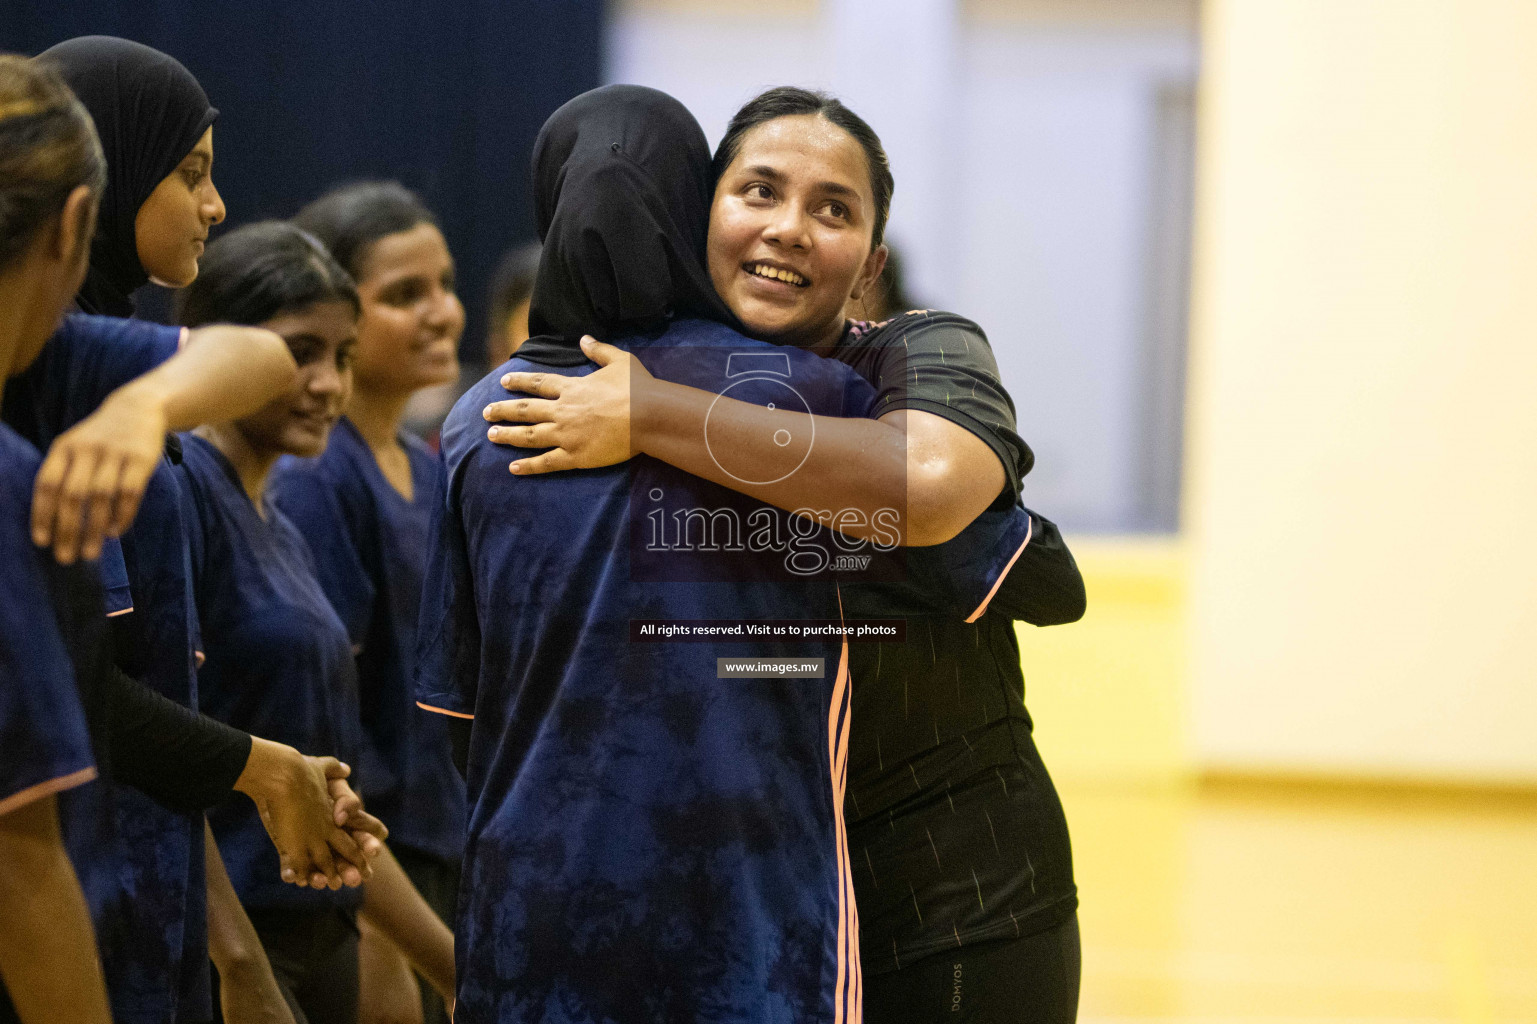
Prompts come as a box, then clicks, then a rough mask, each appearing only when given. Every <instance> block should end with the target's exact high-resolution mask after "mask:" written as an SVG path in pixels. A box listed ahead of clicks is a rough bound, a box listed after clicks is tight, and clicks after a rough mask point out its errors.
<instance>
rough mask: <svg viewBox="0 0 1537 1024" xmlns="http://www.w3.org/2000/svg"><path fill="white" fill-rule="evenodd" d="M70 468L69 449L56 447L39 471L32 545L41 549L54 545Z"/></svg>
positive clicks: (35, 486) (34, 484) (34, 492)
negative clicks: (66, 478) (54, 531)
mask: <svg viewBox="0 0 1537 1024" xmlns="http://www.w3.org/2000/svg"><path fill="white" fill-rule="evenodd" d="M69 469H70V452H69V450H68V448H66V447H62V446H59V445H54V446H53V447H52V448H50V449H49V450H48V457H47V458H45V459H44V460H43V464H42V466H41V467H40V468H39V469H38V471H37V479H36V481H34V482H33V485H32V543H34V544H36V545H37V546H38V547H40V548H41V547H47V546H48V545H50V544H52V543H53V524H54V521H55V520H56V519H57V518H58V515H59V500H60V498H61V497H62V496H63V490H64V478H65V477H66V476H68V475H69Z"/></svg>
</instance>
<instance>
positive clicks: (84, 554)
mask: <svg viewBox="0 0 1537 1024" xmlns="http://www.w3.org/2000/svg"><path fill="white" fill-rule="evenodd" d="M122 476H123V466H122V463H121V462H120V461H119V460H117V459H114V458H111V457H108V458H105V459H102V460H101V461H100V462H99V463H97V465H96V472H94V473H92V474H91V484H90V490H89V491H88V492H87V494H86V504H85V507H84V508H83V509H82V510H81V519H82V526H81V529H80V535H79V547H78V553H79V555H80V557H81V558H85V559H93V558H96V557H97V556H99V555H100V554H101V542H102V540H103V538H105V537H106V535H107V527H108V526H110V525H111V523H112V518H113V517H112V505H113V499H114V498H115V497H116V496H117V490H118V482H119V481H120V480H121V479H122ZM61 561H62V559H61Z"/></svg>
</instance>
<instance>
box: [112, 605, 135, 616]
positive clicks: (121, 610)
mask: <svg viewBox="0 0 1537 1024" xmlns="http://www.w3.org/2000/svg"><path fill="white" fill-rule="evenodd" d="M131 611H133V605H129V606H128V607H127V608H119V609H118V610H117V611H115V612H108V613H107V618H109V619H115V618H117V617H118V616H119V615H127V614H128V613H129V612H131Z"/></svg>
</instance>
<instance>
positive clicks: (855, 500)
mask: <svg viewBox="0 0 1537 1024" xmlns="http://www.w3.org/2000/svg"><path fill="white" fill-rule="evenodd" d="M643 386H644V388H645V392H646V393H645V395H644V396H637V402H636V403H635V405H634V408H635V410H636V414H635V418H634V423H633V424H632V439H631V445H632V447H633V448H634V449H635V450H636V451H637V452H641V453H644V454H646V455H650V456H652V457H653V458H656V459H660V460H661V461H663V462H666V463H668V464H669V465H672V466H675V467H677V468H678V469H681V470H683V471H685V472H687V473H692V474H693V475H694V476H698V477H703V478H704V479H706V480H710V481H712V482H714V483H717V484H720V485H721V486H723V487H728V488H730V489H731V490H734V491H738V492H740V493H742V494H746V495H748V496H750V497H753V498H756V499H758V500H759V501H763V502H766V503H768V504H770V505H775V506H777V507H779V508H782V509H785V510H786V511H790V512H800V513H802V514H806V512H805V510H811V513H812V514H811V516H810V517H811V518H816V513H826V514H827V516H828V517H829V518H828V519H826V520H823V521H824V524H825V525H828V526H834V525H835V523H834V520H835V519H836V517H837V516H838V515H839V514H840V513H844V512H851V513H857V514H856V515H852V516H849V517H847V518H846V519H845V520H844V521H843V523H842V524H841V525H838V526H837V527H836V528H838V529H840V530H841V532H843V533H846V534H849V535H850V536H855V537H864V538H875V539H877V540H883V541H889V540H890V534H891V532H892V530H891V528H890V526H885V527H881V526H877V525H875V524H878V523H882V522H883V521H884V522H885V523H890V524H892V525H896V526H897V528H898V531H899V532H900V529H901V526H902V524H903V520H905V519H906V509H907V500H908V494H907V485H908V480H907V439H906V437H905V435H904V433H903V431H901V430H900V429H897V428H895V427H893V426H892V425H890V424H888V423H882V422H880V421H878V420H870V419H860V418H852V419H845V418H839V417H832V416H817V417H814V419H815V424H814V429H815V437H814V439H813V438H806V439H805V440H804V442H803V441H802V440H801V439H800V438H798V437H796V435H797V434H804V433H805V432H806V415H805V414H804V413H799V412H792V411H788V410H784V409H769V408H766V407H764V406H760V405H753V404H751V403H749V402H740V401H736V400H735V399H730V398H722V397H719V396H717V395H715V394H713V393H711V392H709V391H703V390H700V389H698V388H691V387H686V386H683V385H680V384H673V383H669V382H666V381H654V380H648V381H646V382H644V385H643ZM706 418H708V420H709V445H708V446H707V445H706V443H705V436H706V435H705V421H706ZM781 431H784V432H788V433H789V434H790V436H791V437H792V442H791V443H789V444H786V445H779V444H777V443H776V442H775V434H776V433H777V432H781ZM783 436H784V434H783V433H781V434H780V437H781V438H782V437H783ZM807 445H809V449H810V450H809V451H808V450H807ZM712 447H714V448H716V449H717V450H719V451H722V452H730V453H731V456H730V458H731V462H732V463H733V464H737V465H750V466H751V467H752V471H753V477H754V479H758V480H773V481H775V482H774V483H768V484H756V483H749V482H747V481H745V480H743V479H741V478H740V477H739V476H736V475H733V474H731V473H729V472H727V471H726V470H725V469H723V468H722V467H721V465H720V464H719V462H718V461H717V459H716V457H715V456H714V455H712V454H711V448H712ZM803 459H804V462H803V461H802V460H803ZM855 466H857V467H858V470H859V471H858V472H850V467H855ZM883 510H886V511H884V512H883ZM877 513H882V515H881V519H876V518H875V517H876V514H877ZM893 513H895V514H894V515H893ZM861 524H862V525H861ZM905 542H907V541H906V538H904V543H905Z"/></svg>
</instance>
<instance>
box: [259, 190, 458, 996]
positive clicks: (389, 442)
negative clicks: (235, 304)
mask: <svg viewBox="0 0 1537 1024" xmlns="http://www.w3.org/2000/svg"><path fill="white" fill-rule="evenodd" d="M294 223H295V224H297V225H298V226H299V227H301V228H303V229H305V230H307V231H309V232H311V233H312V234H313V235H314V236H315V237H316V238H318V239H319V240H320V241H321V243H323V244H324V245H325V246H326V247H327V248H328V249H329V250H330V251H331V253H332V255H333V256H335V257H336V259H337V262H339V263H340V264H341V265H342V267H343V268H344V269H346V270H347V271H348V272H349V273H350V274H351V275H352V276H353V278H354V279H355V280H356V281H357V288H358V298H359V301H360V302H361V305H362V312H361V314H360V316H359V317H358V329H357V344H356V345H355V346H354V347H353V350H352V352H353V360H352V394H351V397H350V398H349V400H348V402H347V405H346V411H345V413H344V415H343V416H342V418H341V419H340V420H338V421H337V424H336V428H335V429H334V430H333V431H332V433H331V440H330V443H329V444H327V445H326V450H325V452H324V454H322V455H321V456H319V457H318V458H315V459H302V460H301V459H285V460H283V461H282V462H281V463H279V465H278V467H277V469H276V471H275V472H274V474H273V478H272V483H271V492H272V497H273V501H274V503H275V504H276V506H277V507H278V508H279V509H281V510H282V512H283V514H284V515H286V516H287V517H288V518H289V519H290V520H292V521H293V523H294V524H295V525H296V526H297V527H298V528H299V531H300V532H301V533H302V534H303V535H304V537H305V539H306V541H307V542H308V545H309V548H310V551H311V553H312V554H313V556H314V559H315V564H316V568H317V570H318V572H319V577H320V583H321V586H322V587H323V588H324V589H325V592H326V596H327V597H328V598H330V600H331V604H332V606H333V607H335V609H336V611H337V614H338V615H339V616H340V617H341V620H342V622H343V624H344V625H345V626H346V627H347V632H348V635H349V636H350V637H351V639H352V645H353V650H354V651H355V652H356V656H357V674H358V681H359V686H360V688H361V693H360V699H361V707H362V721H363V736H362V740H363V743H362V754H361V762H362V764H361V769H360V770H361V771H362V772H363V773H364V775H365V777H366V778H367V779H368V786H369V794H368V796H369V809H370V810H371V811H372V812H373V813H375V814H377V815H379V816H380V817H381V818H383V819H384V820H385V821H388V822H391V823H392V829H393V831H392V834H391V837H390V839H391V841H390V848H391V850H392V851H393V852H394V854H395V856H396V858H397V859H398V860H399V861H400V864H401V866H402V867H403V868H405V871H406V874H407V875H409V876H410V878H411V880H412V882H414V883H415V885H416V887H417V889H418V891H420V892H421V893H422V895H423V897H425V898H426V900H427V901H428V903H429V904H431V906H432V909H433V910H434V911H435V912H436V914H437V915H438V917H439V918H441V919H442V920H444V921H452V920H453V916H454V906H455V903H456V901H457V898H458V891H459V861H460V858H461V857H462V856H463V854H464V780H463V779H461V778H460V777H459V774H458V772H456V771H455V770H454V766H453V762H452V759H451V757H450V745H449V736H448V730H447V723H446V721H445V720H444V719H443V718H442V717H441V716H439V715H432V714H428V713H426V712H424V711H422V710H421V709H419V708H418V707H416V702H415V700H414V699H413V697H412V694H411V679H412V674H413V665H414V660H415V656H416V624H417V613H418V610H419V608H420V607H421V591H422V574H423V571H424V569H425V567H426V560H427V539H428V529H429V526H430V524H431V520H432V512H433V510H434V509H435V508H437V506H438V504H439V503H440V502H441V501H442V496H443V471H442V464H441V463H440V462H439V460H438V458H437V456H436V455H434V454H433V453H432V452H431V451H429V450H428V449H427V446H426V445H424V444H423V443H422V442H421V441H420V440H419V439H417V438H416V437H414V436H412V435H411V434H409V433H407V432H406V431H405V430H404V429H402V420H403V418H404V416H405V414H406V409H407V405H408V402H409V400H410V399H411V396H412V395H413V394H415V393H417V392H419V391H421V390H422V389H424V388H430V387H434V386H437V385H441V384H444V383H446V382H448V381H452V380H454V379H455V378H456V377H457V376H458V372H459V362H458V344H459V336H460V334H461V333H463V331H464V307H463V305H461V304H460V302H459V298H458V296H457V295H456V294H455V292H454V261H453V257H452V256H450V255H449V252H448V245H447V243H446V242H445V241H444V239H443V233H442V232H441V231H440V230H439V229H438V226H437V223H436V221H435V219H434V218H433V216H432V214H431V212H430V211H428V210H427V208H426V207H425V206H423V205H422V203H421V200H420V199H418V198H417V197H416V196H415V195H413V194H412V193H411V192H410V191H408V190H407V189H405V188H404V187H402V186H401V185H399V184H396V183H394V182H363V183H360V184H355V185H347V186H344V187H342V188H339V189H336V190H335V191H332V192H329V193H327V194H326V195H324V196H322V197H321V198H319V199H317V200H315V201H314V202H312V203H310V204H309V205H308V206H306V207H305V208H304V209H303V210H302V211H300V213H299V215H298V217H296V218H295V220H294ZM359 962H360V972H361V979H360V981H361V984H360V992H361V1010H362V1015H361V1020H362V1022H363V1024H370V1022H372V1021H376V1020H391V1021H394V1020H399V1019H401V1017H400V1016H399V1014H401V1013H402V1012H403V1010H404V1008H405V1007H407V1006H408V1005H410V1004H414V1003H416V1002H418V996H417V987H418V986H417V981H416V979H415V977H414V976H413V975H412V973H411V969H410V965H409V962H408V961H407V959H406V957H405V955H404V954H402V953H401V952H400V950H399V949H397V948H396V947H395V946H394V945H393V944H391V943H390V942H389V941H388V940H387V939H386V938H384V937H383V936H382V935H381V934H380V933H379V932H378V931H377V930H375V929H373V928H372V927H370V926H369V925H368V923H367V922H366V920H365V921H364V922H363V923H362V940H361V943H360V948H359ZM421 997H422V998H421V1000H420V1002H422V1004H423V1009H422V1014H423V1019H424V1020H425V1021H426V1022H427V1024H447V1020H448V1017H447V1013H446V1011H445V1009H444V1006H443V1002H442V1000H441V999H440V998H439V997H438V995H437V994H436V993H435V992H433V991H432V990H431V989H430V988H426V989H423V991H422V993H421Z"/></svg>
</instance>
